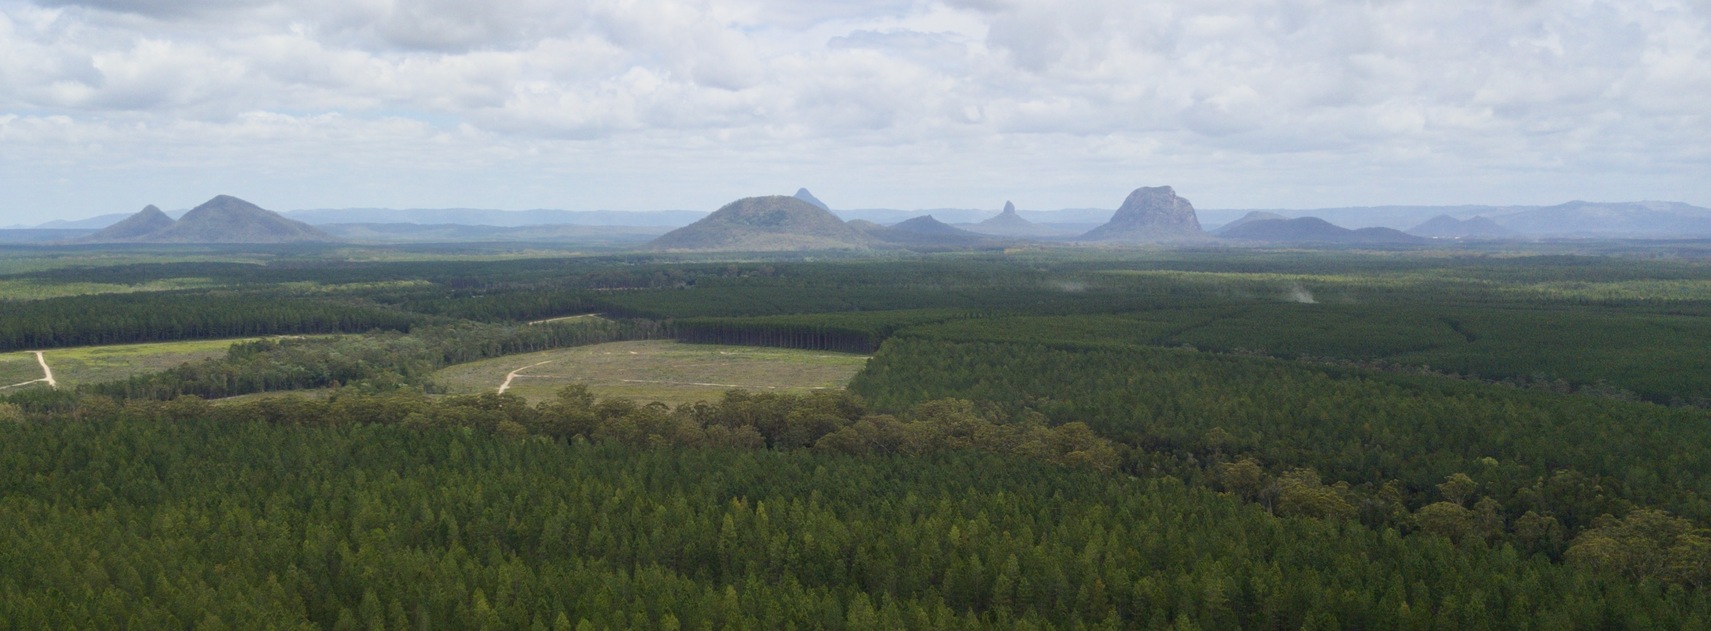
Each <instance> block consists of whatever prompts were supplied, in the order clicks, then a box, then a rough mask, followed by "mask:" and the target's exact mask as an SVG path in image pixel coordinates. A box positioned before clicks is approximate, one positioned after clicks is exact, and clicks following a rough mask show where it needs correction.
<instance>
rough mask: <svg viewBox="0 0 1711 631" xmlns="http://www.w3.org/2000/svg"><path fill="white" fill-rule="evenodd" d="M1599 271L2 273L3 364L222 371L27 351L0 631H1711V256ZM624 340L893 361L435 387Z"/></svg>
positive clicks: (1002, 266)
mask: <svg viewBox="0 0 1711 631" xmlns="http://www.w3.org/2000/svg"><path fill="white" fill-rule="evenodd" d="M1583 249H1586V248H1583ZM1610 250H1611V251H1606V252H1592V253H1586V252H1572V251H1569V250H1568V249H1567V248H1566V247H1554V248H1553V247H1552V246H1536V247H1535V248H1534V249H1532V250H1519V251H1504V252H1498V251H1491V252H1484V251H1478V250H1475V249H1472V248H1462V249H1454V250H1446V251H1435V250H1434V251H1427V250H1421V251H1391V252H1356V251H1265V250H1234V251H1232V250H1223V249H1206V250H1193V249H1184V250H1141V251H1115V250H1114V251H1104V250H1093V249H1068V250H1020V251H1010V252H997V251H994V252H953V253H943V254H934V255H927V256H921V255H898V256H896V257H894V258H888V259H868V260H858V259H837V258H819V259H811V258H806V257H789V256H776V257H770V258H763V257H748V258H740V259H739V258H732V259H731V260H710V259H694V258H668V257H648V256H639V255H606V256H592V255H591V256H569V255H553V256H540V257H527V256H481V255H475V254H470V255H451V254H446V253H411V256H409V257H396V258H411V259H415V260H386V257H371V258H375V259H378V260H358V259H359V258H363V257H356V256H349V255H348V253H341V251H339V250H304V251H291V250H280V251H275V252H270V253H263V254H253V253H252V254H246V255H244V256H241V257H240V256H236V255H233V256H229V257H226V258H227V259H228V260H209V259H213V258H220V256H216V255H224V254H226V253H218V252H216V253H213V254H209V253H206V252H199V253H196V256H194V257H189V256H179V255H175V254H174V253H173V252H171V251H165V250H160V251H141V252H138V253H135V254H133V255H129V256H127V257H125V258H124V259H123V260H116V261H115V262H114V263H113V264H107V265H100V264H87V263H81V262H79V261H78V260H77V259H75V258H70V257H66V258H58V257H53V256H48V255H46V254H42V253H40V252H34V251H29V250H19V251H0V352H17V351H46V352H48V353H49V354H50V356H51V354H52V353H53V351H54V350H55V349H78V348H84V347H93V346H102V345H113V344H126V343H139V342H167V341H189V340H215V339H228V338H230V339H232V340H233V342H232V344H231V346H230V348H229V349H228V350H226V351H225V352H224V353H223V354H219V355H218V356H209V357H204V358H202V359H198V360H195V361H191V362H189V363H184V364H182V365H177V366H167V367H162V368H161V369H159V370H152V371H148V372H143V373H139V374H132V375H130V376H127V377H125V378H123V379H115V380H108V381H99V382H86V383H76V384H75V385H61V386H59V387H53V386H50V385H49V384H48V383H46V382H45V381H27V380H26V379H33V378H34V376H33V375H29V374H26V373H27V372H28V371H30V370H35V364H34V362H35V359H34V358H30V359H28V361H23V360H20V361H19V362H17V363H15V364H11V366H13V367H12V368H5V366H8V365H7V364H0V370H10V371H13V372H15V373H16V374H17V376H16V377H12V378H8V379H0V386H4V388H0V471H3V472H4V475H0V628H9V629H10V628H15V629H39V628H134V629H142V628H147V629H158V628H185V629H219V628H294V629H295V628H329V629H418V628H493V629H520V628H540V629H560V628H563V629H618V628H638V629H642V628H645V629H703V628H706V629H726V628H733V629H734V628H749V629H784V628H798V629H815V628H831V629H867V628H873V629H881V628H886V629H889V628H915V629H946V628H971V629H973V628H1004V629H1130V628H1147V629H1196V628H1198V629H1223V628H1249V629H1290V630H1294V629H1476V628H1490V629H1499V628H1502V629H1507V628H1537V629H1573V628H1585V629H1694V628H1708V627H1711V594H1708V593H1707V591H1706V590H1707V589H1711V456H1707V455H1706V454H1707V452H1708V449H1707V447H1708V446H1711V353H1706V352H1705V349H1706V348H1708V347H1711V259H1707V258H1706V257H1704V256H1700V255H1696V253H1695V252H1693V251H1691V250H1690V251H1686V252H1683V251H1680V250H1675V249H1671V250H1652V249H1647V248H1645V247H1643V246H1640V245H1632V244H1629V245H1622V246H1611V247H1610ZM175 256H176V257H177V258H175ZM192 258H194V259H195V260H190V259H192ZM570 316H597V317H577V318H570ZM632 340H678V341H681V342H685V343H718V344H737V345H749V346H773V347H785V348H796V349H813V350H819V351H826V352H849V353H861V354H862V355H864V356H870V357H871V358H870V359H868V360H867V363H866V368H864V369H863V370H861V371H860V372H859V373H857V374H856V376H855V378H854V380H853V381H852V382H851V383H850V384H849V387H848V389H847V391H845V390H836V391H832V390H829V391H821V392H816V393H813V394H806V395H800V394H782V393H775V392H751V391H743V390H735V391H731V392H729V393H727V394H725V395H724V396H723V397H719V398H717V399H716V400H708V401H703V402H700V403H693V404H683V405H678V406H675V407H674V406H668V405H665V404H661V403H652V402H649V401H647V400H632V399H629V398H622V397H600V396H597V395H596V394H594V393H593V392H591V391H590V390H589V389H587V388H585V387H582V386H579V385H570V386H567V387H565V388H563V389H562V390H560V391H559V392H558V394H557V396H555V397H551V398H548V399H538V400H530V399H526V398H524V397H521V396H517V395H514V394H497V393H490V394H481V395H452V394H447V392H448V390H447V388H446V385H445V384H443V383H437V382H436V381H435V377H434V374H435V371H436V370H439V369H442V368H445V367H448V366H455V365H459V364H465V363H469V362H475V361H477V360H490V359H492V358H504V357H507V356H510V355H516V354H521V353H531V352H538V351H545V350H550V349H558V348H566V347H575V346H587V345H594V344H605V343H608V342H622V341H632ZM20 356H21V357H28V355H27V354H24V355H20ZM519 367H521V366H520V365H519ZM3 374H5V375H11V374H13V373H12V372H7V373H3ZM12 382H21V383H17V384H16V385H8V384H10V383H12Z"/></svg>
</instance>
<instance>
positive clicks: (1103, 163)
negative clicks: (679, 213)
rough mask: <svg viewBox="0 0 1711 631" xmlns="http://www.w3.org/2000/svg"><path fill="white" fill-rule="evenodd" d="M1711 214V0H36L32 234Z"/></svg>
mask: <svg viewBox="0 0 1711 631" xmlns="http://www.w3.org/2000/svg"><path fill="white" fill-rule="evenodd" d="M1159 184H1171V185H1174V186H1175V187H1176V189H1177V191H1178V192H1179V193H1181V194H1182V195H1184V196H1185V197H1188V198H1189V199H1191V200H1193V201H1194V203H1195V204H1196V205H1197V206H1200V207H1202V208H1252V207H1272V208H1279V207H1281V208H1311V207H1327V206H1347V205H1376V204H1460V203H1495V204H1549V203H1558V202H1562V201H1567V200H1569V199H1576V198H1579V199H1589V200H1604V201H1620V200H1636V199H1664V200H1679V201H1687V202H1690V203H1695V204H1700V205H1711V0H1673V1H1671V0H1617V1H1599V0H1560V1H1558V0H1421V1H1410V0H1365V1H1359V0H1190V1H1180V2H1168V1H1165V2H1142V1H1137V0H1076V1H1075V2H1061V1H1058V0H918V1H909V0H838V1H820V2H811V1H804V0H487V1H485V2H472V1H466V0H299V1H295V2H280V1H273V0H33V1H24V0H0V225H4V224H8V223H18V222H26V223H35V222H39V221H44V220H47V219H53V218H77V217H85V216H90V215H95V214H101V213H110V212H129V211H134V210H136V209H137V208H140V207H142V206H143V205H144V204H148V203H155V204H158V205H160V206H161V207H163V208H168V209H172V208H188V207H190V206H193V205H195V204H197V203H199V202H201V201H203V200H205V199H207V198H208V197H211V196H213V195H215V194H218V193H230V194H234V195H238V196H240V197H245V198H247V199H250V200H251V201H254V202H257V203H259V204H261V205H262V206H264V207H268V208H273V209H279V210H285V209H295V208H323V207H355V206H380V207H394V208H404V207H483V208H512V209H521V208H567V209H601V208H604V209H700V210H712V209H714V208H717V207H718V206H719V205H721V204H723V203H724V202H727V201H730V200H731V199H735V198H738V197H743V196H747V195H757V194H775V193H777V194H789V193H790V192H793V191H794V190H795V189H796V187H798V186H807V187H809V188H810V189H812V190H813V191H814V192H815V193H816V194H817V195H819V196H820V197H821V198H822V199H824V200H826V201H827V202H828V203H830V204H832V205H833V206H837V207H846V208H854V207H892V208H931V207H965V208H994V209H996V208H997V207H998V206H1000V205H1002V203H1003V202H1004V200H1006V199H1011V200H1015V202H1016V204H1017V205H1018V206H1020V207H1022V208H1033V209H1053V208H1065V207H1104V208H1114V207H1116V206H1117V205H1118V204H1119V203H1121V201H1122V198H1123V196H1124V195H1125V194H1127V193H1128V191H1129V190H1131V189H1133V188H1135V187H1137V186H1149V185H1159Z"/></svg>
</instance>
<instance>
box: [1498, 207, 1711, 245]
mask: <svg viewBox="0 0 1711 631" xmlns="http://www.w3.org/2000/svg"><path fill="white" fill-rule="evenodd" d="M1495 219H1496V221H1497V224H1498V225H1500V226H1502V227H1504V228H1506V229H1509V230H1512V231H1514V232H1518V233H1521V234H1524V235H1527V236H1539V237H1613V238H1684V237H1704V236H1711V210H1708V209H1705V208H1700V207H1698V206H1693V205H1690V204H1683V203H1680V202H1618V203H1602V202H1584V201H1579V200H1576V201H1572V202H1568V203H1566V204H1558V205H1556V206H1546V207H1544V208H1535V209H1532V210H1526V211H1522V212H1518V213H1513V214H1508V215H1503V216H1499V217H1496V218H1495Z"/></svg>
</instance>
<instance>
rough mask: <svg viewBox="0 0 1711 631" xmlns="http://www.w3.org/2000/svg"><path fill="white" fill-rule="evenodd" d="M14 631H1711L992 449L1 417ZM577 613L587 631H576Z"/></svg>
mask: <svg viewBox="0 0 1711 631" xmlns="http://www.w3.org/2000/svg"><path fill="white" fill-rule="evenodd" d="M0 466H3V467H4V468H5V469H6V470H7V471H12V472H14V474H13V475H9V476H6V477H5V478H4V479H0V576H4V577H5V578H4V579H3V580H0V621H4V622H3V623H0V625H3V626H6V627H8V628H120V627H135V628H175V627H191V626H197V627H206V628H218V627H220V626H233V627H236V626H241V627H253V628H266V627H290V628H304V627H321V628H327V627H333V628H363V627H368V628H382V627H384V628H421V627H428V628H448V627H455V628H508V629H509V628H530V627H532V626H539V627H541V628H554V627H557V628H576V626H578V625H580V626H584V627H587V628H665V627H670V626H671V625H672V624H673V623H674V622H675V624H677V625H678V626H679V627H681V628H727V627H730V628H735V627H746V628H787V627H789V626H794V627H796V628H862V627H867V628H914V629H945V628H1006V629H1008V628H1019V627H1026V628H1047V627H1051V628H1078V627H1101V628H1112V627H1114V628H1147V629H1155V628H1156V629H1175V628H1286V629H1295V628H1303V627H1309V628H1313V627H1311V625H1320V626H1323V625H1331V626H1330V627H1329V628H1342V627H1343V626H1344V625H1347V626H1348V627H1354V628H1443V629H1450V628H1471V627H1473V626H1477V625H1488V626H1502V627H1505V628H1515V629H1534V628H1536V629H1577V628H1586V629H1592V628H1646V627H1661V628H1672V629H1694V628H1704V626H1705V620H1706V619H1707V618H1706V616H1707V614H1711V606H1708V603H1707V602H1706V599H1705V598H1704V597H1703V596H1702V595H1700V594H1698V593H1696V592H1694V593H1683V592H1679V591H1667V592H1666V591H1663V590H1658V589H1654V588H1651V587H1648V586H1646V585H1636V584H1633V583H1630V582H1628V581H1626V580H1623V579H1620V578H1617V577H1614V576H1612V577H1609V578H1599V577H1589V576H1586V575H1583V574H1580V573H1578V572H1577V571H1575V570H1574V569H1573V568H1572V567H1569V566H1561V565H1553V564H1551V563H1549V562H1548V561H1546V560H1545V559H1543V558H1531V559H1526V558H1521V557H1518V556H1516V555H1515V554H1514V553H1513V552H1512V551H1508V550H1501V549H1487V548H1483V547H1474V548H1459V549H1458V548H1455V547H1452V546H1450V545H1449V544H1448V542H1445V541H1443V540H1440V539H1435V538H1425V539H1421V538H1416V537H1399V536H1397V535H1396V534H1395V533H1394V532H1379V531H1371V530H1367V529H1363V528H1359V527H1354V528H1350V527H1347V526H1344V525H1341V524H1339V523H1338V522H1333V521H1321V520H1314V519H1300V518H1279V517H1274V516H1272V515H1269V514H1267V513H1265V512H1264V511H1261V510H1258V509H1257V508H1255V507H1253V506H1251V505H1247V504H1243V503H1241V502H1238V501H1234V500H1231V499H1228V498H1221V497H1218V496H1217V495H1215V494H1212V493H1210V492H1207V491H1204V490H1196V489H1194V488H1192V487H1188V486H1185V485H1183V484H1182V483H1180V482H1177V481H1175V480H1171V479H1154V480H1136V479H1132V478H1127V477H1122V476H1111V475H1109V474H1102V473H1098V472H1096V471H1092V470H1088V469H1074V468H1062V467H1056V466H1052V465H1046V464H1042V463H1036V462H1033V461H1031V460H1028V459H1007V458H1000V457H995V456H989V455H981V454H978V453H974V452H945V453H941V454H938V455H933V456H926V457H915V458H908V457H866V458H850V457H847V456H838V455H827V454H820V453H816V452H814V451H806V450H797V451H786V452H780V451H765V450H762V451H755V450H729V449H648V448H636V447H628V446H620V445H614V444H608V445H583V444H565V443H558V442H551V441H543V440H536V439H514V438H506V437H503V436H488V435H486V434H483V433H469V432H464V431H460V430H457V429H410V428H407V427H401V426H387V425H361V424H359V425H339V426H335V427H293V426H280V425H270V424H263V423H250V422H230V421H194V420H183V421H174V422H160V421H154V420H90V421H87V422H83V423H48V424H32V425H26V426H19V425H0ZM572 621H576V622H574V623H573V622H572Z"/></svg>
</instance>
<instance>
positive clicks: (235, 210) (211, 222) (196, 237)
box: [136, 195, 338, 244]
mask: <svg viewBox="0 0 1711 631" xmlns="http://www.w3.org/2000/svg"><path fill="white" fill-rule="evenodd" d="M136 241H138V242H143V243H256V244H265V243H315V242H332V241H338V239H337V238H336V237H334V236H332V235H330V234H327V233H325V232H322V231H320V230H318V229H316V228H314V227H312V226H310V225H309V224H306V223H303V222H301V221H292V220H290V219H286V218H284V217H281V216H280V215H279V213H276V212H273V211H271V210H265V209H263V208H261V207H260V206H257V205H255V204H251V203H249V202H246V201H244V200H241V199H238V198H236V197H232V196H230V195H220V196H218V197H215V198H214V199H210V200H208V201H207V202H205V203H203V204H202V205H201V206H197V207H195V208H192V209H190V212H188V213H185V214H184V216H183V217H181V218H179V220H178V221H177V222H176V223H174V224H172V225H171V226H169V227H167V228H166V229H164V230H160V231H158V232H154V233H151V234H148V235H146V236H144V237H141V238H138V239H136Z"/></svg>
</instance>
